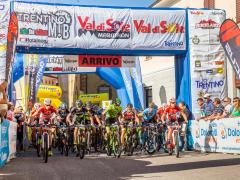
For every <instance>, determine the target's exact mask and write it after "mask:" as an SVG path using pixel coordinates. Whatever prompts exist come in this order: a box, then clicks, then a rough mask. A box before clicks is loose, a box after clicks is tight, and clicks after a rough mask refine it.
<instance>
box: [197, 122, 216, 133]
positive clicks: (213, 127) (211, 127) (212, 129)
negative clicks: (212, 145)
mask: <svg viewBox="0 0 240 180" xmlns="http://www.w3.org/2000/svg"><path fill="white" fill-rule="evenodd" d="M217 135H218V126H217V124H216V123H214V122H213V123H210V124H209V127H208V129H203V128H201V129H200V136H217Z"/></svg>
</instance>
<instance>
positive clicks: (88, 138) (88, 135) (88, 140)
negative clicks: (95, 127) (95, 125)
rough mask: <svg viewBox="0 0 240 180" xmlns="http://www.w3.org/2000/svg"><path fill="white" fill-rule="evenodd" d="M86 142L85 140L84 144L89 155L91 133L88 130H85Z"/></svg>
mask: <svg viewBox="0 0 240 180" xmlns="http://www.w3.org/2000/svg"><path fill="white" fill-rule="evenodd" d="M86 137H87V140H86V143H87V148H86V149H87V151H88V154H90V152H91V139H92V135H91V132H90V130H87V135H86Z"/></svg>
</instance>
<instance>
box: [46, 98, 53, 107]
mask: <svg viewBox="0 0 240 180" xmlns="http://www.w3.org/2000/svg"><path fill="white" fill-rule="evenodd" d="M51 103H52V101H51V99H49V98H46V99H44V105H46V106H50V105H51Z"/></svg>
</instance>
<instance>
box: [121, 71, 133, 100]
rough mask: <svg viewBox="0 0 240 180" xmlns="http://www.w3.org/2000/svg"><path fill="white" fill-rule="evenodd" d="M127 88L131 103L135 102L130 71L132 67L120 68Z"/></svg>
mask: <svg viewBox="0 0 240 180" xmlns="http://www.w3.org/2000/svg"><path fill="white" fill-rule="evenodd" d="M120 71H121V74H122V78H123V81H124V84H125V88H126V91H127V94H128V97H129V100H130V103H131V104H134V95H133V82H132V77H131V73H130V68H120Z"/></svg>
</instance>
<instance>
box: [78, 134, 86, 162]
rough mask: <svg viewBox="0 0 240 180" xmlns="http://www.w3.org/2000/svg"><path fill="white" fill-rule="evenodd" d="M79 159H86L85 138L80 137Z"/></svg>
mask: <svg viewBox="0 0 240 180" xmlns="http://www.w3.org/2000/svg"><path fill="white" fill-rule="evenodd" d="M78 151H79V157H80V159H83V158H84V155H85V142H84V140H83V136H79V150H78Z"/></svg>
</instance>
